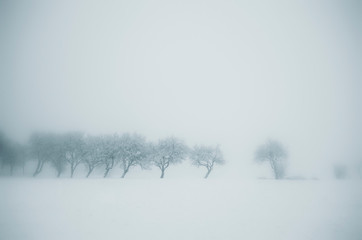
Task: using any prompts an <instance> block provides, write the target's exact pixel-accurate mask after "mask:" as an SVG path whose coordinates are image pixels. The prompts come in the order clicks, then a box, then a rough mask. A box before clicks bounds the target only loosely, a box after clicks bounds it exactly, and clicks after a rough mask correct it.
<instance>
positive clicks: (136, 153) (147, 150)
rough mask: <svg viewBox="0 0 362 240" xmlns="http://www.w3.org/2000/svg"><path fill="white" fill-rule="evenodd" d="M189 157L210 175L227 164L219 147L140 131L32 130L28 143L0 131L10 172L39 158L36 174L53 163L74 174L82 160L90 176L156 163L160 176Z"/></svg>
mask: <svg viewBox="0 0 362 240" xmlns="http://www.w3.org/2000/svg"><path fill="white" fill-rule="evenodd" d="M186 159H190V160H191V162H192V164H193V165H195V166H197V167H200V166H201V167H205V168H206V170H207V172H206V175H205V178H207V177H208V176H209V174H210V172H211V171H212V170H213V168H214V166H215V165H216V164H220V165H221V164H224V163H225V160H224V158H223V154H222V152H221V150H220V148H219V147H218V146H217V147H210V146H195V147H193V148H189V147H188V146H187V145H186V144H185V143H184V142H183V141H182V140H180V139H178V138H175V137H169V138H165V139H161V140H159V141H158V142H157V143H153V142H148V141H146V139H145V138H144V137H143V136H142V135H139V134H129V133H125V134H122V135H119V134H114V135H95V136H93V135H87V134H84V133H82V132H68V133H64V134H56V133H42V132H38V133H33V134H32V135H31V136H30V138H29V141H28V144H27V146H21V145H19V144H15V143H14V142H12V141H10V140H9V139H8V138H6V136H5V135H4V134H0V160H1V167H2V168H5V167H6V166H9V169H10V174H12V172H13V169H14V168H15V167H22V168H23V172H24V166H25V161H26V160H36V162H37V164H36V168H35V171H34V173H33V176H34V177H36V176H37V175H38V174H40V173H41V172H42V170H43V167H44V165H46V164H50V165H51V166H52V167H54V169H55V170H56V171H57V177H60V176H61V174H63V173H64V172H65V171H66V169H67V168H68V167H69V168H70V177H73V175H74V173H75V171H76V169H77V168H78V166H80V165H81V164H83V165H84V166H85V167H86V168H87V170H88V172H87V175H86V177H89V176H90V175H91V173H92V172H93V170H94V169H96V168H103V170H104V175H103V176H104V177H107V176H108V174H109V172H110V171H111V170H112V169H114V168H115V167H116V166H119V167H120V168H121V169H122V172H121V177H122V178H124V177H125V176H126V174H127V173H128V172H129V171H130V170H131V169H132V168H133V167H135V166H140V167H141V168H142V169H151V168H152V166H156V167H157V168H159V169H160V171H161V178H163V177H164V176H165V171H166V169H167V168H168V167H169V166H170V165H175V164H178V163H181V162H182V161H184V160H186Z"/></svg>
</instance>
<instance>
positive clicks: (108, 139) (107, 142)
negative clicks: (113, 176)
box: [101, 134, 120, 177]
mask: <svg viewBox="0 0 362 240" xmlns="http://www.w3.org/2000/svg"><path fill="white" fill-rule="evenodd" d="M119 144H120V138H119V136H118V135H117V134H114V135H104V136H102V140H101V147H102V153H103V157H102V160H103V165H104V166H105V172H104V176H103V177H107V176H108V173H109V171H110V170H111V169H113V167H114V166H115V165H117V156H118V153H119Z"/></svg>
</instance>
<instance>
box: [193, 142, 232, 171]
mask: <svg viewBox="0 0 362 240" xmlns="http://www.w3.org/2000/svg"><path fill="white" fill-rule="evenodd" d="M190 159H191V162H192V164H193V165H195V166H197V167H200V166H202V167H205V168H206V169H207V172H206V175H205V178H207V177H208V176H209V174H210V172H211V171H212V169H213V168H214V166H215V164H219V165H222V164H224V163H225V160H224V157H223V154H222V152H221V150H220V148H219V146H217V147H207V146H195V147H194V148H193V149H192V151H191V153H190Z"/></svg>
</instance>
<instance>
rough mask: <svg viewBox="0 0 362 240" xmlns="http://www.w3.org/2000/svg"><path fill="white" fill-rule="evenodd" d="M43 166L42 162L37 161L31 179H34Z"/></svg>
mask: <svg viewBox="0 0 362 240" xmlns="http://www.w3.org/2000/svg"><path fill="white" fill-rule="evenodd" d="M43 165H44V161H41V160H38V165H37V166H36V169H35V172H34V174H33V177H36V176H37V175H38V174H39V173H40V172H41V170H42V168H43Z"/></svg>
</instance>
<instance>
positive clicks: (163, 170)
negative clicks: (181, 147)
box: [160, 169, 165, 178]
mask: <svg viewBox="0 0 362 240" xmlns="http://www.w3.org/2000/svg"><path fill="white" fill-rule="evenodd" d="M161 172H162V173H161V177H160V178H163V177H164V176H165V169H161Z"/></svg>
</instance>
